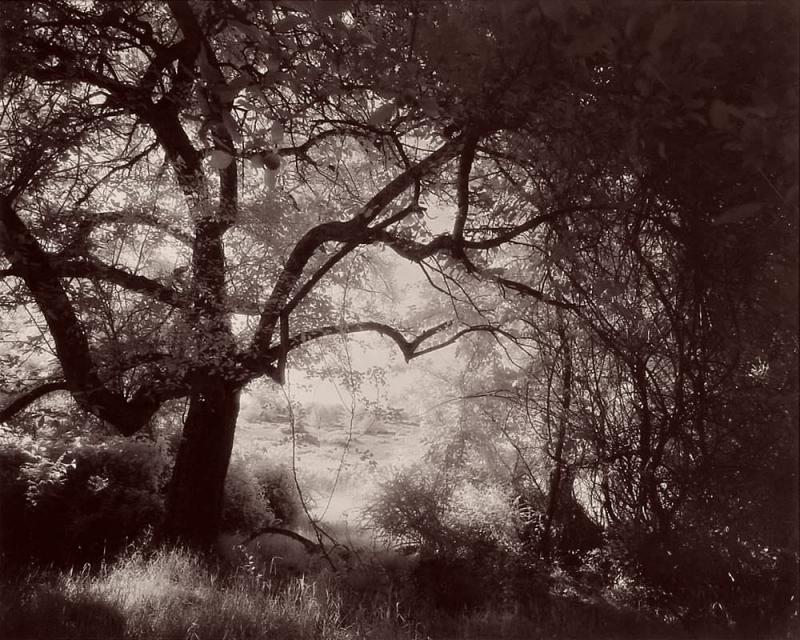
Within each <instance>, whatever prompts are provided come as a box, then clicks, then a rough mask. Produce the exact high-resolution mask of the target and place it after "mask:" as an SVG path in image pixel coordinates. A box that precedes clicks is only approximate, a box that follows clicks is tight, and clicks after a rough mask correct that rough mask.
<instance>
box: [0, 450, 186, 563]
mask: <svg viewBox="0 0 800 640" xmlns="http://www.w3.org/2000/svg"><path fill="white" fill-rule="evenodd" d="M169 464H170V460H169V457H168V455H167V453H166V449H165V447H164V446H162V445H161V444H160V443H156V442H152V441H144V440H135V439H126V438H109V439H106V440H105V441H102V442H87V441H84V440H81V439H80V438H75V439H68V440H63V441H56V442H51V443H47V444H36V443H34V442H33V441H31V440H28V439H24V438H6V439H5V440H4V441H3V442H2V444H0V478H2V479H3V484H2V490H0V501H1V502H0V509H2V512H3V526H2V539H1V540H0V545H2V547H1V548H0V551H1V552H2V553H3V555H4V557H5V559H6V560H7V561H26V560H28V559H34V558H35V559H39V560H42V561H46V562H84V561H92V560H97V559H99V558H101V557H103V556H104V555H114V554H115V553H117V552H118V551H119V550H121V549H122V548H123V547H124V545H125V543H126V542H127V541H128V540H130V539H131V538H133V537H137V536H139V535H140V534H141V533H142V532H143V531H144V530H145V529H147V528H148V527H151V526H154V525H157V524H158V522H159V520H160V519H161V516H162V513H163V491H162V489H163V486H164V482H165V479H166V476H167V474H166V471H167V469H168V467H169Z"/></svg>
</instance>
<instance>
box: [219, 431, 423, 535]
mask: <svg viewBox="0 0 800 640" xmlns="http://www.w3.org/2000/svg"><path fill="white" fill-rule="evenodd" d="M345 422H349V421H345ZM291 438H292V435H291V427H290V425H289V423H288V422H268V421H264V422H248V421H242V420H240V422H239V425H238V427H237V430H236V440H235V443H234V448H235V451H236V452H237V453H238V454H239V455H243V456H248V455H264V456H267V457H269V458H272V459H275V460H276V461H278V462H285V463H290V462H291V459H292V444H291ZM295 438H296V440H295V443H296V447H295V454H296V462H297V464H296V466H297V472H298V478H299V479H300V484H301V488H302V489H303V491H304V492H305V493H306V494H307V497H309V498H310V499H311V501H312V502H313V511H314V512H315V513H316V514H317V515H322V513H323V512H325V519H326V520H353V519H354V518H357V517H358V513H359V511H360V510H361V509H362V508H363V507H364V506H366V504H367V503H368V501H369V499H370V497H371V495H372V494H373V492H374V489H375V488H376V486H377V483H378V482H379V481H380V479H381V478H384V477H386V476H387V475H388V474H389V473H390V472H391V470H392V469H393V468H398V467H403V466H407V465H409V464H411V463H413V462H414V461H415V460H417V459H419V457H420V456H421V455H422V453H423V451H424V443H423V433H422V430H421V428H420V426H419V425H418V424H415V423H411V422H399V423H386V422H383V421H378V420H373V419H363V418H362V419H360V420H355V421H354V424H353V428H352V433H351V432H350V428H349V426H348V425H347V424H342V421H340V422H339V423H338V424H337V423H334V424H325V425H323V426H314V425H310V426H307V427H304V426H302V424H301V425H300V427H299V428H298V429H297V432H296V434H295ZM348 440H349V445H348ZM339 469H341V470H340V471H339V479H338V481H336V488H335V491H333V493H332V489H333V483H334V481H335V479H336V474H337V470H339Z"/></svg>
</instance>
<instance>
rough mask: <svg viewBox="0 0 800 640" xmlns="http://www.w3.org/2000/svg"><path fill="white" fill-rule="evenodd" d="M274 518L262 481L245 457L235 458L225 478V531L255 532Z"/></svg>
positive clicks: (223, 516)
mask: <svg viewBox="0 0 800 640" xmlns="http://www.w3.org/2000/svg"><path fill="white" fill-rule="evenodd" d="M274 519H275V515H274V513H273V511H272V509H271V508H270V506H269V502H268V501H267V500H265V498H264V495H263V490H262V488H261V486H260V484H259V482H258V480H257V479H256V477H255V476H254V475H253V473H252V472H251V470H250V469H249V468H248V466H246V464H245V463H244V461H243V460H242V459H241V458H238V457H237V458H234V459H233V460H232V461H231V464H230V467H228V475H227V476H226V477H225V503H224V507H223V511H222V530H223V531H225V532H234V531H242V532H249V531H254V530H255V529H258V528H259V527H262V526H264V525H266V524H268V523H269V522H272V521H273V520H274Z"/></svg>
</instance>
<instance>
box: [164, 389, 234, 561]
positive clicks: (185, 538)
mask: <svg viewBox="0 0 800 640" xmlns="http://www.w3.org/2000/svg"><path fill="white" fill-rule="evenodd" d="M238 414H239V389H238V388H235V387H231V386H230V385H226V384H225V383H223V382H222V381H207V382H206V383H204V385H203V386H202V387H201V388H198V389H196V390H195V391H194V393H193V394H192V396H191V397H190V401H189V412H188V415H187V416H186V422H185V423H184V425H183V437H182V438H181V442H180V445H179V447H178V454H177V458H176V460H175V469H174V470H173V472H172V479H171V481H170V487H169V495H168V497H167V514H166V519H165V522H164V530H163V537H164V539H165V540H166V541H169V542H172V543H178V544H183V545H186V546H187V547H189V548H191V549H196V550H198V551H201V552H204V553H205V552H207V551H209V550H210V549H211V548H212V547H213V544H214V542H215V541H216V539H217V535H218V534H219V528H220V523H221V519H222V507H223V499H224V489H225V476H226V474H227V472H228V464H229V462H230V458H231V450H232V449H233V434H234V431H235V429H236V418H237V416H238Z"/></svg>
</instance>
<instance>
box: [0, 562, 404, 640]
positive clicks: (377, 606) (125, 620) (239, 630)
mask: <svg viewBox="0 0 800 640" xmlns="http://www.w3.org/2000/svg"><path fill="white" fill-rule="evenodd" d="M333 587H334V584H333V582H332V581H331V580H325V579H319V580H309V579H306V578H304V577H298V578H295V579H290V580H282V581H278V580H271V579H265V578H264V577H263V576H259V575H255V574H253V573H250V572H247V571H244V570H240V571H237V572H234V573H230V574H226V572H225V571H218V570H212V569H209V568H208V567H206V566H205V564H204V563H203V562H201V561H200V560H199V559H198V558H197V557H196V556H194V555H192V554H190V553H187V552H184V551H181V550H161V551H157V552H155V553H154V554H152V555H150V556H147V555H145V554H143V553H141V552H135V553H133V554H132V555H130V556H129V557H127V558H124V559H122V560H120V561H119V562H117V563H116V564H114V565H112V566H107V567H103V568H101V569H100V570H99V571H98V572H96V573H91V572H89V571H88V570H87V571H84V572H74V571H73V572H57V571H35V572H32V573H29V574H28V575H26V576H24V577H23V578H20V579H18V580H16V581H13V582H11V583H6V584H5V585H4V586H3V588H2V592H1V595H2V597H1V600H0V601H1V602H2V604H0V635H1V636H2V637H3V638H6V639H12V638H19V639H22V638H25V639H28V638H42V639H44V638H47V639H48V640H49V639H59V638H61V639H64V640H66V639H69V640H81V639H86V640H88V639H90V638H91V639H96V638H105V639H109V640H112V639H116V638H126V639H127V638H130V639H134V638H136V639H138V638H141V639H145V638H148V639H149V638H159V639H173V638H174V639H176V640H178V639H191V640H202V639H205V638H208V639H213V640H222V639H233V638H237V639H239V638H242V639H244V638H247V639H253V640H257V639H260V638H264V639H266V638H269V639H270V640H281V639H283V638H286V639H287V640H288V639H292V640H303V639H305V638H322V639H326V640H327V639H331V640H333V639H336V640H340V639H341V640H345V639H350V638H354V639H355V638H415V637H418V636H417V635H415V633H414V631H413V630H410V629H408V628H407V625H406V623H405V622H404V620H402V619H401V618H400V617H399V616H398V614H397V613H396V612H395V611H394V610H393V608H392V607H390V606H386V603H381V602H377V601H373V602H369V601H366V600H365V601H363V602H361V603H358V606H356V607H352V604H353V603H349V602H347V601H346V599H345V598H343V597H341V595H340V594H339V593H338V592H337V590H336V589H334V588H333ZM373 600H375V599H373Z"/></svg>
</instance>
